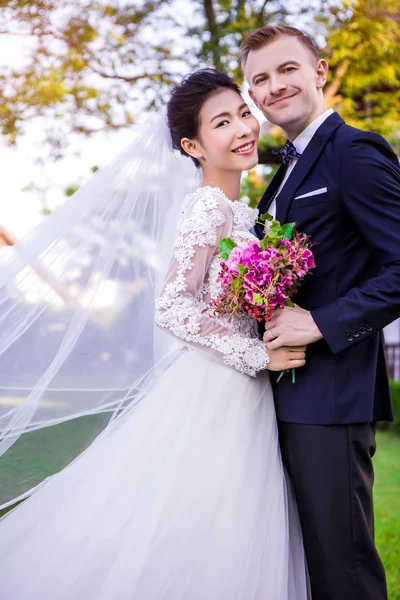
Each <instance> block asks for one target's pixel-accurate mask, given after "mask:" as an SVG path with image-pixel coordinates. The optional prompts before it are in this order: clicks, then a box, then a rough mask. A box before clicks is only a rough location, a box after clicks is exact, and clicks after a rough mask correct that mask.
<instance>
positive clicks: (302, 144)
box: [268, 108, 334, 218]
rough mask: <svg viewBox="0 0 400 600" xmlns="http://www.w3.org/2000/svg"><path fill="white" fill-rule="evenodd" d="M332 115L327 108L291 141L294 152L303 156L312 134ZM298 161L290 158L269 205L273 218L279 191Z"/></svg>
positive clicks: (330, 110) (330, 109)
mask: <svg viewBox="0 0 400 600" xmlns="http://www.w3.org/2000/svg"><path fill="white" fill-rule="evenodd" d="M333 113H334V110H333V108H329V109H328V110H326V111H325V112H323V113H322V115H320V116H319V117H317V118H316V119H314V121H313V122H312V123H310V124H309V125H308V127H306V128H305V129H304V130H303V131H302V132H301V133H300V134H299V135H298V136H297V138H296V139H294V140H293V145H294V147H295V148H296V150H297V152H298V153H299V154H303V152H304V150H305V149H306V148H307V146H308V144H309V143H310V142H311V139H312V137H313V136H314V134H315V132H316V131H317V129H318V128H319V127H320V126H321V125H322V123H323V122H324V121H325V120H326V119H327V118H328V117H329V116H330V115H332V114H333ZM298 160H299V159H298V158H292V159H291V161H290V163H289V164H288V166H287V169H286V173H285V177H284V178H283V181H282V183H281V185H280V186H279V189H278V191H277V192H276V194H275V196H274V199H273V200H272V202H271V204H270V207H269V209H268V212H269V214H270V215H272V216H273V217H274V218H275V217H276V199H277V197H278V196H279V194H280V193H281V190H282V188H283V186H284V185H285V183H286V181H287V180H288V177H289V175H290V173H291V172H292V171H293V169H294V166H295V164H296V163H297V161H298Z"/></svg>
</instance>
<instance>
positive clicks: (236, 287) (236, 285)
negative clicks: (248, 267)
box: [232, 277, 242, 294]
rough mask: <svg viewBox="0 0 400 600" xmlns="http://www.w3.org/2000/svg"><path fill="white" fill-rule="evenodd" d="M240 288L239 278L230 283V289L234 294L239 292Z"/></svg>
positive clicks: (240, 281)
mask: <svg viewBox="0 0 400 600" xmlns="http://www.w3.org/2000/svg"><path fill="white" fill-rule="evenodd" d="M241 286H242V280H241V279H240V277H236V279H234V280H233V281H232V289H233V291H234V292H235V294H236V293H237V292H238V291H239V290H240V288H241Z"/></svg>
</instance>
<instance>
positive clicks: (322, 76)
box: [317, 58, 329, 89]
mask: <svg viewBox="0 0 400 600" xmlns="http://www.w3.org/2000/svg"><path fill="white" fill-rule="evenodd" d="M328 71H329V65H328V63H327V62H326V60H324V59H323V58H321V59H320V60H319V61H318V63H317V88H319V89H322V88H323V87H324V86H325V84H326V80H327V77H328Z"/></svg>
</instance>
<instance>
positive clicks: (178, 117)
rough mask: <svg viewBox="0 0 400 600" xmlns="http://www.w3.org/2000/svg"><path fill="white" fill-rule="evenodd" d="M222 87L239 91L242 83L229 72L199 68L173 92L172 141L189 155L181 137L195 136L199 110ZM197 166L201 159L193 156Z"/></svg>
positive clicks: (170, 113)
mask: <svg viewBox="0 0 400 600" xmlns="http://www.w3.org/2000/svg"><path fill="white" fill-rule="evenodd" d="M221 89H228V90H233V91H234V92H237V93H238V94H240V93H241V92H240V87H239V86H238V85H237V84H236V83H235V82H234V81H233V79H232V78H231V77H229V75H226V73H221V72H220V71H217V70H216V69H200V70H199V71H195V72H194V73H191V74H190V75H188V76H187V77H185V78H184V80H183V81H182V83H180V84H179V85H177V86H176V87H175V88H174V89H173V91H172V94H171V99H170V101H169V102H168V106H167V117H168V127H169V130H170V132H171V138H172V144H173V147H174V148H175V149H176V150H179V151H180V152H181V154H184V155H186V156H188V154H187V153H186V152H185V151H184V149H183V148H182V146H181V140H182V138H189V139H196V137H197V135H198V133H199V127H200V122H199V114H200V110H201V108H202V106H203V104H204V103H205V102H206V100H208V98H210V96H212V95H213V94H215V93H216V92H218V91H220V90H221ZM192 160H193V161H194V162H195V164H196V166H199V164H200V163H199V161H198V160H196V159H195V158H193V157H192Z"/></svg>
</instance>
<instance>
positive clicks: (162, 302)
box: [156, 194, 269, 376]
mask: <svg viewBox="0 0 400 600" xmlns="http://www.w3.org/2000/svg"><path fill="white" fill-rule="evenodd" d="M232 223H233V214H232V210H231V208H230V206H229V205H228V204H227V203H226V202H225V201H224V200H222V199H219V198H218V197H215V196H209V195H206V194H204V195H203V196H202V197H200V199H199V200H198V201H197V202H196V204H195V205H194V207H193V210H192V211H191V213H190V214H189V215H188V216H186V217H185V218H184V219H183V220H182V222H181V224H180V227H179V231H178V236H177V239H176V243H175V250H174V257H173V260H172V262H171V265H170V268H169V272H168V275H167V280H166V284H165V286H164V289H163V291H162V294H161V296H160V298H159V299H158V300H157V307H156V323H157V325H159V326H160V327H163V328H165V329H168V330H169V331H170V332H171V333H173V334H174V335H175V336H176V337H177V338H179V339H180V340H181V341H183V342H185V343H186V344H188V345H190V346H195V347H197V348H199V349H202V350H205V351H207V352H209V353H212V354H213V355H214V356H217V357H220V358H222V359H223V361H224V362H225V363H226V364H227V365H230V366H232V367H234V368H235V369H237V370H238V371H241V372H242V373H246V374H248V375H252V376H255V375H256V374H257V372H258V371H261V370H263V369H265V368H266V366H267V364H268V362H269V357H268V354H267V352H266V348H265V344H264V343H263V342H262V341H261V340H259V339H258V338H250V337H244V336H242V335H240V334H238V333H232V332H231V331H230V330H229V329H228V328H227V327H225V326H224V325H223V324H222V323H219V322H218V320H217V319H215V318H212V317H209V316H207V314H205V313H204V312H203V307H204V306H203V305H202V303H201V299H200V298H199V293H200V290H201V289H202V286H203V283H204V279H205V277H206V274H207V271H208V267H209V265H210V261H211V259H212V257H213V255H214V254H215V251H216V249H217V247H218V244H219V242H220V240H221V239H223V238H224V237H227V236H229V235H230V233H231V230H232Z"/></svg>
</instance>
